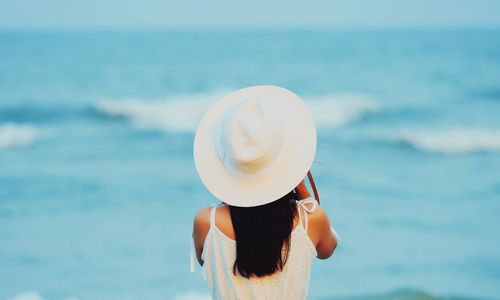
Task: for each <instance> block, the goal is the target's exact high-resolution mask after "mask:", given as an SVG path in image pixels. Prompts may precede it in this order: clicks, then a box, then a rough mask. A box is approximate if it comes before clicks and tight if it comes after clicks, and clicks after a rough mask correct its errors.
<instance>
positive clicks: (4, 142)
mask: <svg viewBox="0 0 500 300" xmlns="http://www.w3.org/2000/svg"><path fill="white" fill-rule="evenodd" d="M37 138H38V132H37V130H36V129H35V128H34V127H32V126H29V125H21V124H16V123H5V124H2V125H0V150H2V149H9V148H15V147H25V146H28V145H31V144H33V143H34V142H35V141H36V140H37Z"/></svg>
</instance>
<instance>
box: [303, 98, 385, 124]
mask: <svg viewBox="0 0 500 300" xmlns="http://www.w3.org/2000/svg"><path fill="white" fill-rule="evenodd" d="M305 100H308V101H307V104H308V106H309V107H310V109H311V111H312V113H313V115H314V120H315V122H316V126H317V127H318V128H332V127H333V128H335V127H341V126H344V125H347V124H349V123H351V122H354V121H356V120H359V119H362V118H363V117H364V116H366V115H368V114H372V113H376V112H378V111H380V110H381V105H380V104H379V102H377V101H376V100H375V99H373V98H372V97H369V96H367V95H364V94H355V93H339V94H329V95H325V96H317V97H305Z"/></svg>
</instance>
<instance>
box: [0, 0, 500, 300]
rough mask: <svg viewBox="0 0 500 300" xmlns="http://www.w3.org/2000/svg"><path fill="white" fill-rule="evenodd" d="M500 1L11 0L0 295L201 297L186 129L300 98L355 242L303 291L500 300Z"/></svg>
mask: <svg viewBox="0 0 500 300" xmlns="http://www.w3.org/2000/svg"><path fill="white" fill-rule="evenodd" d="M499 12H500V1H486V0H481V1H465V0H457V1H451V0H438V1H430V0H422V1H405V0H400V1H396V0H377V1H368V0H366V1H361V0H355V1H348V0H335V1H326V0H325V1H307V2H306V1H284V0H279V1H272V2H268V1H263V0H254V1H251V2H250V1H249V2H235V1H228V0H213V1H205V2H198V1H193V0H187V1H175V2H174V1H159V0H144V1H129V0H122V1H98V0H87V1H66V0H64V1H63V0H51V1H35V0H20V1H15V0H0V299H11V300H12V299H15V300H40V299H44V300H47V299H67V300H68V299H73V300H74V299H208V289H207V285H206V282H204V281H203V279H202V276H201V272H200V269H199V268H197V269H198V270H197V272H196V273H190V272H189V253H190V252H189V251H190V238H191V231H192V219H193V216H194V214H195V212H196V211H197V210H198V209H199V208H201V207H204V206H209V205H210V204H211V203H216V202H217V199H215V198H214V197H213V196H212V195H210V194H209V192H208V191H207V190H206V189H205V188H204V187H203V186H202V184H201V182H200V181H199V179H198V176H197V174H196V170H195V168H194V164H193V160H192V142H193V137H194V136H193V133H194V130H195V128H196V125H197V123H198V121H199V120H200V118H201V116H202V115H203V113H204V112H205V110H206V109H207V108H208V107H209V106H210V105H211V104H212V103H214V101H216V100H217V99H219V98H220V97H221V96H223V95H225V94H226V93H229V92H231V91H233V90H235V89H239V88H242V87H245V86H249V85H254V84H276V85H281V86H284V87H287V88H289V89H291V90H292V91H294V92H296V93H297V94H299V95H300V96H301V97H302V98H303V99H304V100H305V101H306V102H307V104H308V105H309V107H310V109H311V110H312V111H313V114H314V116H315V119H316V124H317V128H318V134H319V136H318V152H317V156H316V160H315V163H314V165H313V169H312V170H313V174H314V175H315V179H316V184H317V186H318V191H319V194H320V197H321V200H322V201H321V204H322V206H323V207H324V209H325V210H326V211H327V212H328V214H329V216H330V219H331V222H332V225H333V226H334V227H335V228H336V230H337V232H338V233H339V235H340V244H339V247H338V249H337V251H336V252H335V254H334V256H333V258H331V259H329V260H326V261H319V260H317V261H315V262H314V265H313V271H312V275H311V284H310V290H309V296H310V297H309V298H310V299H389V298H390V299H456V298H457V299H458V298H460V299H500V298H499V295H500V234H499V232H498V229H499V228H500V117H499V116H500V14H499Z"/></svg>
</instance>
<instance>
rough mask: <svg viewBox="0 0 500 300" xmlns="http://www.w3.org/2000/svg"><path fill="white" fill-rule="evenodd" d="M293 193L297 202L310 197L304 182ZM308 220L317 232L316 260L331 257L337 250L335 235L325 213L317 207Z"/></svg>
mask: <svg viewBox="0 0 500 300" xmlns="http://www.w3.org/2000/svg"><path fill="white" fill-rule="evenodd" d="M295 192H296V193H297V198H298V199H299V200H301V199H305V198H309V197H311V193H309V190H308V189H307V187H306V185H305V183H304V180H302V181H301V182H300V183H299V185H298V186H297V187H296V188H295ZM309 220H310V222H311V223H314V227H315V228H316V230H317V236H318V237H319V238H318V243H317V244H316V252H318V258H320V259H327V258H329V257H330V256H332V254H333V251H335V248H337V243H338V239H337V234H336V233H335V230H333V227H332V226H331V225H330V220H329V219H328V216H327V215H326V213H325V211H324V210H323V209H322V208H321V207H320V206H319V205H318V207H317V208H316V210H315V211H314V213H312V214H311V216H310V218H309Z"/></svg>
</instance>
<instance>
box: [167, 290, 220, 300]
mask: <svg viewBox="0 0 500 300" xmlns="http://www.w3.org/2000/svg"><path fill="white" fill-rule="evenodd" d="M210 299H212V297H211V296H210V295H209V294H206V293H200V292H196V291H188V292H185V293H182V294H178V295H177V296H175V297H174V300H210Z"/></svg>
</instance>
